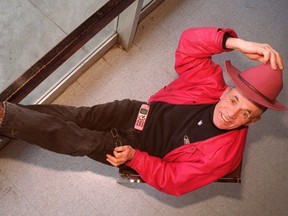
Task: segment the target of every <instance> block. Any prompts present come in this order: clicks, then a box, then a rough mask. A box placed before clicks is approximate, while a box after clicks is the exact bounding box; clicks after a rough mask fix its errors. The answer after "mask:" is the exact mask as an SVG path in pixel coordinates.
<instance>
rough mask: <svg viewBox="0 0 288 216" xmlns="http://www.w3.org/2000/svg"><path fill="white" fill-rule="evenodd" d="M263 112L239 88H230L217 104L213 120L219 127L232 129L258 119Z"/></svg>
mask: <svg viewBox="0 0 288 216" xmlns="http://www.w3.org/2000/svg"><path fill="white" fill-rule="evenodd" d="M262 113H263V110H262V109H260V108H259V107H258V106H256V105H255V104H254V103H252V102H251V101H250V100H248V99H247V98H246V97H244V96H243V95H242V94H241V93H240V92H239V90H238V89H237V88H232V89H231V88H228V89H227V90H226V91H225V92H224V93H223V95H222V96H221V98H220V101H219V102H218V103H217V104H216V107H215V110H214V114H213V122H214V124H215V126H216V127H218V128H219V129H222V130H231V129H235V128H238V127H241V126H247V125H249V124H251V123H254V122H256V121H258V120H259V119H260V116H261V114H262Z"/></svg>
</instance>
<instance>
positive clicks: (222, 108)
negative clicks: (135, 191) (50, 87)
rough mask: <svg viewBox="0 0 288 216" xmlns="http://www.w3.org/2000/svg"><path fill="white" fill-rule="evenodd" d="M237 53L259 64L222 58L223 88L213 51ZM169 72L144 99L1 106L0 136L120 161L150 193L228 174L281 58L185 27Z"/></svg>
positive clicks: (182, 189)
mask: <svg viewBox="0 0 288 216" xmlns="http://www.w3.org/2000/svg"><path fill="white" fill-rule="evenodd" d="M232 50H238V51H240V52H241V53H243V54H244V55H246V56H247V57H248V58H249V59H252V60H258V61H260V62H261V64H260V65H258V66H255V67H252V68H249V69H247V70H245V71H243V72H241V71H240V70H238V69H237V68H236V67H234V66H233V65H232V64H231V62H230V61H226V70H227V72H228V74H229V76H230V78H231V79H232V81H233V83H234V85H235V87H229V86H228V85H227V84H226V83H225V82H224V78H223V74H222V68H221V67H220V66H219V65H217V64H215V63H214V62H213V60H212V56H213V55H215V54H220V53H222V52H229V51H232ZM175 70H176V72H177V74H178V78H177V79H175V80H174V81H172V82H171V83H170V84H168V85H167V86H165V87H164V88H162V89H161V90H160V91H158V92H157V93H156V94H154V95H153V96H151V98H150V99H149V101H148V103H145V102H141V101H134V100H129V99H126V100H123V101H114V102H111V103H107V104H101V105H95V106H93V107H79V108H75V107H67V106H60V105H30V106H23V105H16V104H11V103H7V102H3V104H2V107H0V120H1V126H0V133H1V134H2V135H5V136H8V137H12V138H16V139H21V140H25V141H27V142H30V143H31V144H35V145H37V146H40V147H42V148H45V149H48V150H51V151H54V152H58V153H62V154H68V155H73V156H85V155H87V156H88V157H90V158H92V159H94V160H96V161H99V162H102V163H106V164H109V165H113V166H120V165H122V164H125V165H127V166H129V167H131V168H133V169H134V170H136V171H137V172H138V173H139V174H140V176H141V177H142V179H143V180H144V181H145V182H146V183H147V184H150V185H151V186H153V187H155V188H157V189H158V190H160V191H162V192H165V193H168V194H173V195H182V194H185V193H188V192H190V191H193V190H195V189H197V188H200V187H202V186H204V185H207V184H209V183H211V182H213V181H215V180H217V179H218V178H221V177H223V176H225V175H227V174H229V173H230V172H232V171H233V170H234V169H235V168H237V166H238V165H239V163H240V162H241V160H242V157H243V152H244V148H245V142H246V135H247V131H248V126H249V125H250V124H252V123H255V122H257V121H259V120H260V118H261V115H262V114H263V112H265V110H266V109H267V108H269V109H273V110H279V111H280V110H287V108H286V107H285V106H284V105H283V104H281V103H280V102H279V101H277V99H276V98H277V96H278V94H279V93H280V91H281V89H282V85H283V81H282V70H283V63H282V60H281V57H280V55H279V53H278V52H276V51H275V50H274V49H273V48H272V47H271V46H270V45H268V44H260V43H254V42H250V41H246V40H243V39H239V38H237V35H236V33H235V32H234V31H233V30H231V29H217V28H191V29H188V30H186V31H185V32H183V34H182V36H181V39H180V42H179V45H178V48H177V50H176V62H175Z"/></svg>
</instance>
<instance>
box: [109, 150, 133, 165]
mask: <svg viewBox="0 0 288 216" xmlns="http://www.w3.org/2000/svg"><path fill="white" fill-rule="evenodd" d="M135 152H136V151H135V149H133V148H132V147H131V146H128V145H126V146H119V147H116V148H115V149H114V151H113V154H114V156H112V155H110V154H107V155H106V160H107V161H108V162H109V163H110V164H112V165H113V166H115V167H118V166H120V165H121V164H125V163H126V162H127V161H130V160H132V159H133V157H134V154H135Z"/></svg>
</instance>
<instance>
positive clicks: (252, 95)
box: [225, 61, 288, 111]
mask: <svg viewBox="0 0 288 216" xmlns="http://www.w3.org/2000/svg"><path fill="white" fill-rule="evenodd" d="M225 67H226V71H227V72H228V75H229V77H230V78H231V80H232V81H233V83H234V84H235V86H236V87H237V88H238V89H239V91H240V92H241V93H242V94H243V95H244V96H245V97H247V98H248V99H250V100H252V101H254V102H255V103H256V104H260V105H262V106H264V107H267V108H269V109H272V110H278V111H284V110H288V108H287V107H285V106H284V105H283V104H282V103H280V102H279V101H277V100H275V101H274V102H273V103H271V102H269V101H267V100H265V98H263V97H262V96H260V95H259V94H257V93H256V92H255V91H254V90H253V89H251V88H250V87H249V86H248V85H246V84H245V83H244V82H243V81H242V80H241V79H240V78H239V76H238V75H239V74H240V73H241V71H240V70H238V69H237V68H236V67H235V66H233V65H232V64H231V61H225Z"/></svg>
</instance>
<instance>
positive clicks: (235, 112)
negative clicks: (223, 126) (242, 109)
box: [228, 107, 239, 119]
mask: <svg viewBox="0 0 288 216" xmlns="http://www.w3.org/2000/svg"><path fill="white" fill-rule="evenodd" d="M238 113H239V109H238V108H237V107H232V108H230V110H229V113H228V115H229V117H230V118H232V119H235V118H237V116H238Z"/></svg>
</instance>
